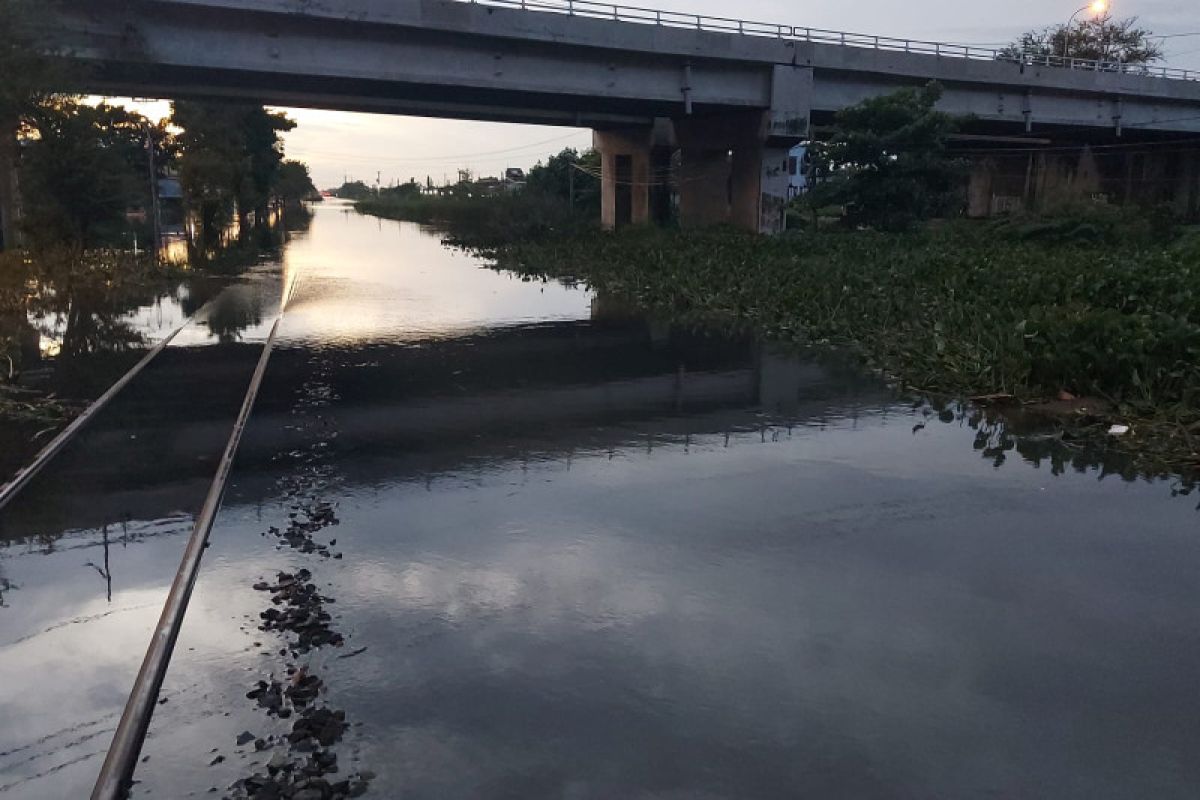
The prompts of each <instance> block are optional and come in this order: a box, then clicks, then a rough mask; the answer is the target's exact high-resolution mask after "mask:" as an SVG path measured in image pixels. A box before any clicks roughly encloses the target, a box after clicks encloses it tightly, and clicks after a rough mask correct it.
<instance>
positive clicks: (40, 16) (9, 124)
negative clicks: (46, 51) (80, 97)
mask: <svg viewBox="0 0 1200 800" xmlns="http://www.w3.org/2000/svg"><path fill="white" fill-rule="evenodd" d="M45 20H46V5H45V3H37V2H33V1H32V0H3V2H0V250H3V249H4V248H5V247H12V246H13V244H14V243H15V239H16V233H17V231H16V219H15V214H14V211H15V209H16V182H15V175H16V167H17V158H18V152H19V151H18V147H17V136H18V134H19V133H20V132H21V130H22V128H23V127H24V125H25V123H26V121H27V119H28V116H29V114H31V113H32V112H33V111H35V110H37V109H38V108H39V107H40V106H41V104H42V102H43V101H44V100H46V99H47V98H48V97H50V96H52V92H53V90H54V88H55V87H59V86H61V85H62V83H63V80H64V73H63V68H62V67H61V66H60V65H59V64H57V63H56V62H53V61H51V60H50V59H48V58H46V57H45V56H44V55H43V54H42V53H41V50H40V47H39V39H38V34H37V31H38V29H39V26H41V27H44V26H42V25H41V24H42V23H43V22H44V21H45Z"/></svg>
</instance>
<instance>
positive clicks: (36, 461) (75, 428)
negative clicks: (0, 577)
mask: <svg viewBox="0 0 1200 800" xmlns="http://www.w3.org/2000/svg"><path fill="white" fill-rule="evenodd" d="M191 323H192V320H191V319H188V320H187V321H186V322H184V323H183V324H182V325H180V326H179V327H178V328H176V329H175V330H173V331H171V333H170V334H168V335H167V336H166V337H165V338H164V339H162V340H161V341H160V342H159V343H158V344H156V345H154V347H153V348H151V350H150V352H148V353H146V355H144V356H143V357H142V359H141V360H140V361H138V363H136V364H134V365H133V367H132V368H131V369H130V370H129V371H128V372H126V373H125V374H124V375H122V376H121V377H120V378H119V379H118V380H117V382H116V383H114V384H113V385H112V386H110V387H108V390H107V391H105V392H104V394H102V395H100V396H99V397H97V398H96V399H95V400H93V401H92V403H91V405H89V406H88V407H87V408H86V409H84V411H83V413H82V414H80V415H79V416H77V417H76V418H75V419H73V420H72V421H71V424H70V425H68V426H67V427H65V428H63V429H62V430H61V431H59V433H58V435H57V436H55V437H54V438H53V439H51V440H50V442H49V443H48V444H47V445H46V446H45V447H43V448H42V449H41V450H40V451H39V452H38V454H37V455H36V456H34V458H33V461H31V462H30V463H29V464H28V465H26V466H25V467H23V468H22V469H21V470H20V471H18V472H17V474H16V475H14V476H13V478H12V480H10V481H9V482H8V483H6V484H4V485H3V486H2V487H0V510H3V508H4V507H5V506H6V505H8V504H9V503H10V502H12V500H13V498H15V497H16V496H17V495H18V494H19V493H20V491H21V490H22V489H24V488H25V487H26V486H27V485H28V484H29V482H30V481H32V480H33V479H34V478H35V477H36V476H37V474H38V473H39V472H41V471H42V468H43V467H45V466H46V465H47V464H49V463H50V460H51V459H53V458H54V457H55V456H56V455H58V454H59V453H60V452H61V451H62V449H63V448H64V447H66V446H67V444H69V443H70V441H71V440H72V439H74V438H75V436H76V435H77V434H78V433H79V432H80V431H81V430H83V428H84V426H86V425H87V424H88V423H89V422H91V420H92V418H93V417H95V416H96V415H97V414H99V413H100V412H101V411H102V410H103V409H104V407H105V406H107V405H108V404H109V402H111V401H112V399H113V398H114V397H116V396H117V395H118V394H120V392H121V390H122V389H124V388H125V387H126V386H127V385H129V382H130V381H132V380H133V379H134V378H136V377H137V376H138V374H139V373H140V372H141V371H142V370H143V369H145V368H146V366H147V365H148V364H149V363H150V362H151V361H153V360H154V358H155V356H157V355H158V354H159V353H161V352H162V351H163V350H165V349H166V347H167V345H168V344H170V343H171V340H172V339H174V338H175V337H176V335H178V334H179V332H180V331H182V330H183V329H184V328H186V327H187V326H188V325H190V324H191Z"/></svg>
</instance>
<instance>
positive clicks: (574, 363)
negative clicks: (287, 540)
mask: <svg viewBox="0 0 1200 800" xmlns="http://www.w3.org/2000/svg"><path fill="white" fill-rule="evenodd" d="M258 351H259V347H258V345H254V344H245V345H242V344H232V345H224V346H222V347H197V348H170V349H168V350H167V351H165V352H164V353H163V354H162V355H161V356H160V359H159V362H158V363H156V364H155V366H154V369H153V370H152V374H151V373H148V374H147V378H149V379H150V380H148V381H147V382H146V383H147V384H150V383H151V381H152V385H148V386H146V387H144V388H143V389H142V390H140V391H136V392H129V393H126V395H125V396H122V397H121V398H119V399H118V401H117V402H116V403H115V404H114V405H113V406H112V407H111V408H110V409H109V411H108V412H106V414H107V416H106V419H105V420H104V421H103V422H102V423H101V424H99V425H97V426H96V427H95V428H94V429H93V430H92V431H90V432H89V433H87V434H86V435H85V437H84V438H83V439H82V440H81V441H80V443H79V446H77V447H74V448H72V450H71V451H68V452H67V453H65V454H64V456H63V461H62V462H61V463H60V464H58V465H56V470H55V471H54V475H53V476H43V477H41V478H39V482H38V483H35V484H34V485H33V486H31V487H30V489H29V490H28V495H27V496H26V497H25V498H23V499H22V502H19V503H17V504H14V506H13V507H10V508H9V509H8V511H7V512H6V514H5V519H4V520H3V528H2V529H0V535H2V536H3V537H4V538H9V539H11V538H24V537H33V536H37V535H39V534H42V533H45V532H48V531H50V530H55V531H57V530H62V529H64V528H76V529H78V528H97V527H99V526H100V525H103V524H111V523H116V522H119V521H121V520H127V519H154V518H157V517H160V516H165V515H167V514H169V513H170V512H174V511H179V510H181V509H183V510H194V509H195V508H196V507H197V506H198V504H199V502H200V501H201V500H202V499H203V494H204V491H205V488H206V487H207V484H208V481H209V479H210V478H211V475H212V469H213V467H214V464H215V461H216V459H217V457H218V455H219V452H220V448H221V446H222V444H223V443H224V440H225V437H226V436H227V434H228V430H229V420H230V418H231V416H232V414H233V412H234V409H235V408H236V406H237V403H238V401H239V399H240V392H241V388H242V387H243V386H244V377H245V375H247V374H248V373H249V372H250V370H251V369H252V368H253V363H254V361H255V359H256V358H257V356H258ZM321 358H322V359H323V360H324V359H327V360H328V363H330V364H332V365H333V366H332V368H331V369H330V370H329V371H328V373H326V374H324V375H323V376H322V377H321V379H320V380H321V381H322V382H324V383H327V384H328V385H329V386H330V387H331V388H332V390H333V392H335V393H336V395H337V397H338V401H337V403H335V404H333V405H332V406H331V407H329V408H326V409H323V410H322V414H324V415H326V416H328V417H329V419H330V422H331V424H332V427H333V428H336V430H337V431H338V436H337V438H336V439H334V440H331V441H330V442H329V446H330V447H331V448H334V449H335V450H336V451H337V452H338V453H353V454H354V455H355V456H371V455H379V456H384V457H386V459H387V474H384V475H379V476H378V477H379V478H380V479H382V480H388V481H395V480H410V479H416V478H418V477H421V478H424V477H425V476H427V475H429V474H434V475H436V474H439V473H443V472H448V471H456V470H460V469H464V468H469V469H475V468H486V465H487V464H488V463H490V462H492V461H498V460H499V461H503V460H512V459H518V460H519V459H529V460H536V461H552V460H557V459H569V458H571V457H572V456H573V455H574V454H579V453H602V452H615V451H628V450H645V449H647V448H649V449H653V448H654V447H656V446H659V445H660V444H678V443H686V442H688V441H690V439H691V438H692V437H695V438H700V437H705V436H711V435H721V434H726V435H727V440H728V443H729V444H735V443H737V442H741V441H760V440H765V439H768V438H770V437H771V436H773V435H776V434H775V433H774V431H776V430H778V429H783V428H786V427H788V426H793V425H807V424H813V423H819V422H821V421H823V420H826V419H829V418H839V417H844V416H848V415H853V414H855V413H857V412H858V410H860V409H863V408H864V407H869V408H878V407H879V406H881V405H883V404H886V403H887V402H888V400H889V394H888V392H887V391H886V390H884V389H883V387H881V386H879V385H877V384H875V383H873V382H870V381H868V380H865V379H863V378H861V377H857V378H856V377H855V376H854V374H853V373H852V372H851V371H849V370H846V371H845V372H843V371H841V370H839V369H838V368H837V366H836V365H832V364H823V363H820V362H818V361H817V360H814V359H813V358H811V357H807V356H801V355H794V354H787V353H784V352H780V351H775V350H773V349H772V348H769V347H764V346H762V345H759V344H756V343H754V342H752V341H750V340H741V341H732V342H731V341H727V340H714V339H709V338H707V337H703V336H699V335H697V334H692V333H689V332H687V331H684V330H680V329H673V328H671V327H669V326H665V325H658V324H651V323H647V322H644V321H639V320H628V321H619V322H613V321H603V320H600V321H593V322H573V323H554V324H540V325H533V326H524V327H512V328H504V329H496V330H490V331H486V332H483V333H475V334H469V335H465V336H462V337H458V338H450V339H443V340H435V341H429V342H426V343H423V344H422V345H421V346H419V347H415V346H407V347H406V346H390V345H387V346H385V345H371V344H365V345H362V346H359V347H355V348H354V349H350V350H325V351H324V352H323V353H322V355H321ZM518 363H519V369H517V365H518ZM448 364H453V365H454V367H453V369H450V368H448V367H447V365H448ZM365 367H369V368H365ZM518 375H519V376H520V377H519V379H514V376H518ZM312 380H313V377H312V363H311V355H310V354H309V353H307V352H304V351H301V350H294V349H288V348H286V347H283V348H281V349H279V350H277V351H276V353H275V354H274V355H273V357H272V360H271V365H270V370H269V373H268V380H267V381H266V383H265V385H264V388H263V393H262V395H260V398H259V401H258V405H257V406H256V410H255V412H254V416H253V418H252V420H251V425H250V427H249V429H248V430H247V432H246V435H245V438H244V439H243V441H242V445H241V448H240V450H239V454H238V473H237V478H236V486H235V488H234V490H233V492H234V494H235V496H236V498H237V499H238V500H241V501H245V500H247V499H248V498H252V497H263V496H266V495H267V494H268V493H269V492H270V491H271V489H272V486H271V484H270V480H271V476H272V475H273V472H274V470H275V469H276V468H277V459H278V457H279V455H280V454H281V453H287V452H289V451H290V450H291V449H292V448H294V447H295V446H296V434H295V432H294V430H293V426H294V422H295V418H294V416H293V415H292V413H291V412H292V408H293V406H294V403H295V400H296V396H297V393H298V392H299V390H300V389H301V388H302V387H303V386H304V385H305V384H306V383H307V382H310V381H312ZM746 434H753V435H750V436H747V435H746ZM96 453H104V454H105V457H103V458H96V457H94V456H95V454H96ZM89 456H91V457H89ZM66 486H71V487H73V489H72V490H70V491H67V490H65V487H66ZM50 498H53V500H54V501H53V502H49V499H50Z"/></svg>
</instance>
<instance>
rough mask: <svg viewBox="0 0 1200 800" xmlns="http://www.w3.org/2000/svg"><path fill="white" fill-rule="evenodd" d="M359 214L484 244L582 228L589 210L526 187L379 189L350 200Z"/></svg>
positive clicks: (557, 234)
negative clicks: (455, 191) (502, 190)
mask: <svg viewBox="0 0 1200 800" xmlns="http://www.w3.org/2000/svg"><path fill="white" fill-rule="evenodd" d="M354 208H355V210H357V211H358V212H359V213H361V214H370V215H372V216H376V217H383V218H385V219H398V220H405V221H408V222H419V223H421V224H424V225H436V226H440V227H443V228H445V229H446V231H447V233H448V235H449V236H450V238H451V239H452V240H453V241H455V242H456V243H458V244H462V245H465V246H472V247H490V246H493V245H496V244H498V243H501V242H511V241H528V240H538V239H544V238H546V237H561V236H564V235H575V234H582V233H584V232H586V231H588V230H589V229H591V228H592V227H594V226H595V221H594V215H586V216H585V215H584V214H581V213H572V211H571V209H570V208H569V206H568V204H567V203H565V202H561V201H559V200H557V199H555V198H552V197H546V196H542V195H537V194H534V193H531V192H524V193H520V194H502V195H496V196H492V197H465V196H464V197H459V196H452V195H451V196H444V197H443V196H438V195H409V196H400V195H395V194H391V195H389V194H386V193H385V194H381V195H379V196H376V197H367V198H364V199H362V200H358V201H356V202H355V204H354Z"/></svg>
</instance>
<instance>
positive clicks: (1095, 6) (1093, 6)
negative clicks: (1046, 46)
mask: <svg viewBox="0 0 1200 800" xmlns="http://www.w3.org/2000/svg"><path fill="white" fill-rule="evenodd" d="M1088 10H1091V12H1092V13H1093V14H1095V15H1096V16H1100V15H1101V14H1103V13H1104V12H1105V11H1108V0H1093V2H1091V3H1088V4H1087V5H1086V6H1084V7H1083V8H1081V9H1079V10H1078V11H1076V12H1075V13H1074V14H1072V15H1071V18H1070V19H1069V20H1067V27H1065V28H1063V47H1062V57H1063V60H1064V61H1066V59H1067V45H1068V44H1070V42H1071V26H1072V25H1074V24H1075V18H1076V17H1078V16H1079V15H1080V14H1082V13H1083V12H1085V11H1088Z"/></svg>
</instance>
